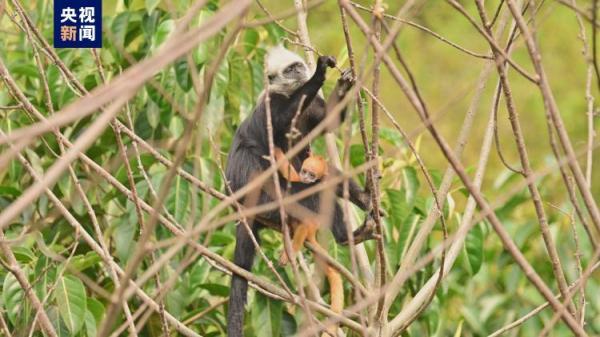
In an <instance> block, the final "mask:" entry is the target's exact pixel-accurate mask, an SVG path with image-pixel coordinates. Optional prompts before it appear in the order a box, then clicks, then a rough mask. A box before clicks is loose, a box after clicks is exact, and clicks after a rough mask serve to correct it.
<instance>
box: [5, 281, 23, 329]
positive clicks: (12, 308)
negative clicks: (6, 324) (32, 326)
mask: <svg viewBox="0 0 600 337" xmlns="http://www.w3.org/2000/svg"><path fill="white" fill-rule="evenodd" d="M23 296H24V292H23V289H22V288H21V285H20V284H19V282H18V281H17V279H16V278H15V276H14V275H13V274H11V273H8V274H7V275H6V277H5V278H4V284H3V286H2V301H3V307H4V310H6V313H7V315H8V319H9V320H10V322H11V323H12V324H17V319H18V317H19V315H20V314H21V310H22V308H23Z"/></svg>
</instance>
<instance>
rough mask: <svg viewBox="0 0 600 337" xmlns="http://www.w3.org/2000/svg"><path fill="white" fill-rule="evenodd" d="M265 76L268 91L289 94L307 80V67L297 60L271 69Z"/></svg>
mask: <svg viewBox="0 0 600 337" xmlns="http://www.w3.org/2000/svg"><path fill="white" fill-rule="evenodd" d="M267 76H268V78H269V91H272V92H277V93H280V94H284V95H290V94H291V93H293V92H294V91H295V90H296V89H298V88H299V87H300V86H301V85H302V84H304V83H305V82H306V81H308V67H307V66H306V64H304V62H300V61H297V62H293V63H290V64H288V65H286V66H285V67H281V68H279V69H277V70H274V71H271V72H269V73H268V74H267Z"/></svg>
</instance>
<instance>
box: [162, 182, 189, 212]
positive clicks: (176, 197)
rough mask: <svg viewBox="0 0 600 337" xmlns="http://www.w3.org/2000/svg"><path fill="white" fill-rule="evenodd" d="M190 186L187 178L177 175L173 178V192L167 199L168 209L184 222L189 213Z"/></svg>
mask: <svg viewBox="0 0 600 337" xmlns="http://www.w3.org/2000/svg"><path fill="white" fill-rule="evenodd" d="M189 202H190V187H189V183H188V182H187V180H185V179H183V178H181V176H177V177H175V178H174V179H173V182H172V186H171V193H170V195H169V199H168V200H167V204H166V205H167V209H168V210H169V211H170V212H171V214H173V216H174V217H175V220H177V222H179V223H184V222H185V219H186V217H187V215H188V214H189Z"/></svg>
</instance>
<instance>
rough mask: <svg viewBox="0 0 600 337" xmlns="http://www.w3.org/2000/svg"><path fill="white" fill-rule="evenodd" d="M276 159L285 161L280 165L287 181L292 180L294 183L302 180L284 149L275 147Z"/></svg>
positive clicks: (280, 170) (280, 169) (281, 172)
mask: <svg viewBox="0 0 600 337" xmlns="http://www.w3.org/2000/svg"><path fill="white" fill-rule="evenodd" d="M274 155H275V161H280V160H281V161H282V162H283V163H282V164H281V166H279V173H280V174H281V175H282V176H283V177H284V178H285V180H287V181H291V182H293V183H298V182H301V181H302V180H301V179H300V175H298V172H296V169H295V168H294V166H293V165H292V164H290V162H289V160H288V159H287V158H286V157H285V154H284V153H283V151H281V149H280V148H278V147H275V152H274Z"/></svg>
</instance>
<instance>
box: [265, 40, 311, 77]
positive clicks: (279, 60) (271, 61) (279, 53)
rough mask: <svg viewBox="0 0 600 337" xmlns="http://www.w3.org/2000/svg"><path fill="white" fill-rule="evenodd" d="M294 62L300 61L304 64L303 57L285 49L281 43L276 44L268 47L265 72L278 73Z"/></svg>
mask: <svg viewBox="0 0 600 337" xmlns="http://www.w3.org/2000/svg"><path fill="white" fill-rule="evenodd" d="M295 62H301V63H302V64H304V65H306V62H304V59H303V58H302V57H300V55H298V54H296V53H294V52H293V51H290V50H288V49H286V48H285V47H284V46H282V45H277V46H275V47H273V48H271V49H269V52H268V53H267V73H268V74H271V73H278V72H280V71H281V70H283V69H285V67H287V66H288V65H290V64H292V63H295ZM307 69H308V67H307Z"/></svg>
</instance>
